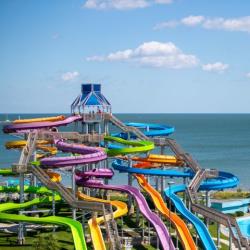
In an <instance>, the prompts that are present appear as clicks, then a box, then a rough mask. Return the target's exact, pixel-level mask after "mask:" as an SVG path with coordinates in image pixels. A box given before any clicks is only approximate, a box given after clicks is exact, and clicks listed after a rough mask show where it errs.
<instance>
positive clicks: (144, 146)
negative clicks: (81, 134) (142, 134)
mask: <svg viewBox="0 0 250 250" xmlns="http://www.w3.org/2000/svg"><path fill="white" fill-rule="evenodd" d="M104 141H105V142H115V143H120V144H123V145H126V146H128V147H120V146H118V147H114V146H112V147H111V148H109V149H108V150H107V153H108V155H109V156H117V155H126V154H135V153H144V152H147V151H149V150H152V149H154V143H153V142H151V141H127V140H125V139H122V138H119V137H114V136H105V137H104ZM130 146H131V147H130Z"/></svg>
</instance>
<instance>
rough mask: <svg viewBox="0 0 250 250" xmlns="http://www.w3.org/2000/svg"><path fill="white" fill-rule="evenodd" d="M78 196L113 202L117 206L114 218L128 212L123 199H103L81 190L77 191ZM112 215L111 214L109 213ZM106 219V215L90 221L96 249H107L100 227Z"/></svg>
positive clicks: (89, 199)
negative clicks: (88, 194)
mask: <svg viewBox="0 0 250 250" xmlns="http://www.w3.org/2000/svg"><path fill="white" fill-rule="evenodd" d="M77 196H78V197H79V198H80V199H83V200H86V201H97V202H101V203H107V204H111V205H112V206H114V207H116V211H115V212H114V213H113V217H114V219H116V218H119V217H121V216H123V215H125V214H127V212H128V208H127V205H126V203H124V202H122V201H109V200H103V199H99V198H94V197H90V196H87V195H85V194H83V193H81V192H78V193H77ZM109 216H110V215H109ZM104 221H105V219H104V216H100V217H97V218H92V219H90V220H89V221H88V224H89V228H90V233H91V238H92V243H93V246H94V249H95V250H106V246H105V242H104V239H103V236H102V232H101V229H100V227H99V225H100V224H102V223H104Z"/></svg>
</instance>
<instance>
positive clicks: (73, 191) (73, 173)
mask: <svg viewBox="0 0 250 250" xmlns="http://www.w3.org/2000/svg"><path fill="white" fill-rule="evenodd" d="M75 169H76V167H75V166H73V167H72V176H71V177H72V193H73V196H74V197H76V181H75ZM72 218H73V219H74V220H76V209H75V208H73V209H72Z"/></svg>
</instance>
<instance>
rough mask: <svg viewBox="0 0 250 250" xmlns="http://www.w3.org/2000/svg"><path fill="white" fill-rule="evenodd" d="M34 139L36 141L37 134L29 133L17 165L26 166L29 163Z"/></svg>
mask: <svg viewBox="0 0 250 250" xmlns="http://www.w3.org/2000/svg"><path fill="white" fill-rule="evenodd" d="M36 139H37V132H34V133H32V132H31V133H29V135H28V139H27V143H26V145H25V147H24V148H23V150H22V153H21V156H20V159H19V162H18V164H19V165H25V166H27V164H28V163H29V161H30V158H31V156H32V154H33V152H34V150H35V148H36Z"/></svg>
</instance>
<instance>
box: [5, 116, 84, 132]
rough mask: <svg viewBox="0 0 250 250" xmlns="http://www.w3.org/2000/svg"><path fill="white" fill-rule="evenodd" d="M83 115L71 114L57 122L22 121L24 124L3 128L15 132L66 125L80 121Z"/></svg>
mask: <svg viewBox="0 0 250 250" xmlns="http://www.w3.org/2000/svg"><path fill="white" fill-rule="evenodd" d="M81 119H82V117H81V116H80V115H76V116H70V117H67V118H66V119H64V120H63V121H56V122H31V123H22V124H10V125H7V126H5V127H4V128H3V131H4V133H15V132H20V131H22V130H29V129H42V128H52V127H59V126H66V125H68V124H69V123H72V122H75V121H79V120H81Z"/></svg>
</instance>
